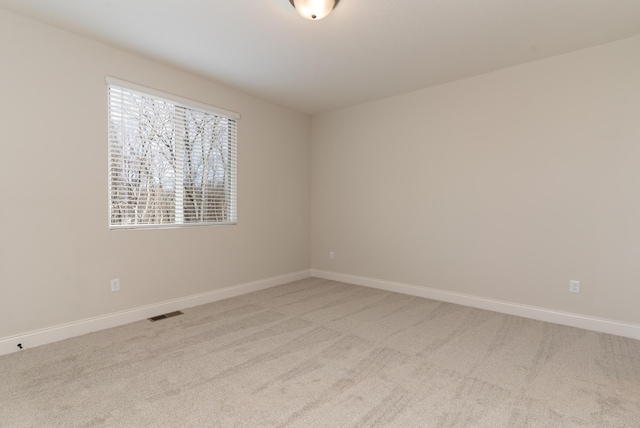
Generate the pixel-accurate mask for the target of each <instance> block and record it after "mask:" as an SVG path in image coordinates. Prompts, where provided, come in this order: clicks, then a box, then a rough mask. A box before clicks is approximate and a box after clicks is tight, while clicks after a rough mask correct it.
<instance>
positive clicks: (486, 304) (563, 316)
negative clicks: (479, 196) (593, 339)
mask: <svg viewBox="0 0 640 428" xmlns="http://www.w3.org/2000/svg"><path fill="white" fill-rule="evenodd" d="M311 276H314V277H317V278H322V279H329V280H333V281H340V282H346V283H349V284H355V285H362V286H365V287H371V288H378V289H382V290H387V291H394V292H396V293H403V294H409V295H411V296H417V297H425V298H427V299H433V300H439V301H443V302H449V303H456V304H459V305H464V306H471V307H474V308H480V309H486V310H489V311H494V312H500V313H503V314H509V315H516V316H520V317H524V318H531V319H534V320H538V321H546V322H551V323H554V324H561V325H566V326H570V327H578V328H583V329H586V330H592V331H597V332H600V333H609V334H614V335H616V336H623V337H629V338H632V339H638V340H640V325H637V324H629V323H624V322H620V321H613V320H608V319H602V318H595V317H589V316H585V315H578V314H572V313H569V312H560V311H555V310H551V309H545V308H538V307H535V306H527V305H521V304H518V303H511V302H504V301H500V300H493V299H486V298H483V297H477V296H472V295H468V294H461V293H455V292H450V291H443V290H436V289H433V288H427V287H419V286H415V285H409V284H402V283H398V282H389V281H383V280H379V279H374V278H366V277H361V276H354V275H347V274H342V273H337V272H329V271H322V270H316V269H312V270H311Z"/></svg>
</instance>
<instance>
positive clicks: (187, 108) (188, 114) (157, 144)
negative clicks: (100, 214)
mask: <svg viewBox="0 0 640 428" xmlns="http://www.w3.org/2000/svg"><path fill="white" fill-rule="evenodd" d="M107 85H108V91H109V225H110V228H112V229H115V228H142V227H175V226H189V225H208V224H235V222H236V205H237V203H236V182H237V179H236V145H237V137H236V134H237V132H236V131H237V128H236V122H237V119H238V118H239V115H237V114H235V113H232V112H227V111H224V110H218V109H215V108H213V107H209V106H204V105H202V104H198V103H195V102H190V101H188V100H184V99H182V98H179V97H175V96H172V95H170V94H163V93H161V92H158V91H155V90H152V89H147V88H143V87H140V86H138V85H134V84H130V83H128V82H123V81H119V80H116V79H112V78H108V79H107Z"/></svg>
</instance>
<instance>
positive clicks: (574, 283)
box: [569, 280, 580, 293]
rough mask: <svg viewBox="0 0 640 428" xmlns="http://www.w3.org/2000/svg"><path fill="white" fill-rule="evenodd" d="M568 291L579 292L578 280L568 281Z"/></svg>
mask: <svg viewBox="0 0 640 428" xmlns="http://www.w3.org/2000/svg"><path fill="white" fill-rule="evenodd" d="M569 291H571V292H572V293H579V292H580V281H573V280H572V281H569Z"/></svg>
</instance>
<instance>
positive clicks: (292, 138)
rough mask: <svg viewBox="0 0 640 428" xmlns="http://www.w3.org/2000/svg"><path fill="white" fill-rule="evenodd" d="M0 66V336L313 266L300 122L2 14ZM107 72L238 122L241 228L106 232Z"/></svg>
mask: <svg viewBox="0 0 640 428" xmlns="http://www.w3.org/2000/svg"><path fill="white" fill-rule="evenodd" d="M211 49H212V52H211V53H207V54H214V51H215V45H212V46H211ZM0 56H1V58H0V144H1V145H2V155H1V158H0V194H1V195H2V196H1V199H0V201H1V202H0V338H2V337H7V336H11V335H15V334H19V333H23V332H27V331H32V330H35V329H39V328H43V327H50V326H54V325H58V324H61V323H66V322H71V321H77V320H82V319H86V318H89V317H94V316H100V315H103V314H109V313H113V312H116V311H120V310H125V309H131V308H136V307H140V306H143V305H149V304H153V303H157V302H162V301H165V300H170V299H175V298H180V297H183V296H189V295H193V294H196V293H202V292H207V291H210V290H214V289H218V288H221V287H226V286H230V285H237V284H242V283H245V282H249V281H255V280H260V279H266V278H269V277H272V276H276V275H283V274H288V273H293V272H297V271H300V270H305V269H309V267H310V261H309V248H310V245H309V227H310V226H309V206H310V196H309V186H310V184H309V165H310V159H309V155H310V145H309V144H310V125H311V120H310V118H309V117H308V116H305V115H302V114H298V113H295V112H292V111H289V110H286V109H284V108H281V107H278V106H275V105H272V104H269V103H267V102H264V101H261V100H258V99H256V98H253V97H250V96H247V95H244V94H242V93H239V92H237V91H234V90H231V89H229V88H227V87H224V86H222V85H218V84H215V83H212V82H209V81H206V80H204V79H200V78H197V77H194V76H192V75H189V74H186V73H184V72H181V71H179V70H176V69H173V68H170V67H167V66H163V65H160V64H157V63H154V62H152V61H149V60H146V59H143V58H141V57H139V56H136V55H132V54H129V53H126V52H123V51H119V50H116V49H112V48H110V47H106V46H104V45H101V44H98V43H95V42H92V41H89V40H88V39H84V38H81V37H78V36H74V35H71V34H69V33H66V32H63V31H60V30H57V29H54V28H52V27H49V26H45V25H41V24H39V23H36V22H34V21H31V20H27V19H23V18H21V17H18V16H17V15H13V14H10V13H7V12H4V11H0ZM231 60H232V59H231ZM106 75H110V76H114V77H118V78H120V79H125V80H129V81H132V82H135V83H139V84H142V85H145V86H149V87H153V88H156V89H159V90H162V91H166V92H170V93H174V94H177V95H180V96H183V97H186V98H191V99H194V100H197V101H201V102H204V103H208V104H212V105H215V106H219V107H222V108H225V109H228V110H232V111H236V112H239V113H240V114H241V115H242V119H241V120H240V122H239V151H238V157H239V161H238V162H239V181H238V198H239V202H238V220H239V221H238V225H237V226H234V227H204V228H191V229H171V230H141V231H109V230H108V227H107V209H108V207H107V88H106V85H105V76H106ZM111 278H120V279H121V283H122V290H121V291H120V292H118V293H111V291H110V288H109V280H110V279H111Z"/></svg>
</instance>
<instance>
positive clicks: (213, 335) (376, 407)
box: [0, 278, 640, 427]
mask: <svg viewBox="0 0 640 428" xmlns="http://www.w3.org/2000/svg"><path fill="white" fill-rule="evenodd" d="M184 312H185V314H184V315H182V316H178V317H175V318H169V319H166V320H163V321H159V322H155V323H151V322H149V321H140V322H137V323H133V324H129V325H126V326H123V327H118V328H114V329H110V330H106V331H102V332H98V333H94V334H90V335H87V336H83V337H79V338H74V339H70V340H66V341H63V342H58V343H54V344H51V345H47V346H42V347H40V348H34V349H28V350H24V351H21V352H19V353H15V354H11V355H5V356H3V357H0V425H1V426H3V427H23V426H24V427H53V426H64V427H95V426H109V427H125V426H126V427H236V426H237V427H289V426H292V427H320V426H323V427H368V426H390V427H640V342H639V341H635V340H631V339H625V338H621V337H616V336H611V335H607V334H599V333H594V332H589V331H585V330H580V329H575V328H570V327H563V326H559V325H553V324H548V323H543V322H538V321H532V320H527V319H523V318H518V317H514V316H508V315H502V314H497V313H493V312H488V311H483V310H478V309H472V308H467V307H463V306H457V305H453V304H448V303H441V302H436V301H433V300H427V299H421V298H417V297H411V296H406V295H402V294H396V293H390V292H385V291H381V290H376V289H370V288H364V287H359V286H354V285H349V284H344V283H338V282H332V281H325V280H320V279H316V278H311V279H306V280H303V281H298V282H295V283H291V284H286V285H282V286H279V287H275V288H271V289H268V290H264V291H260V292H255V293H252V294H247V295H244V296H241V297H237V298H232V299H228V300H223V301H220V302H216V303H212V304H209V305H204V306H200V307H196V308H192V309H188V310H185V311H184Z"/></svg>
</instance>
